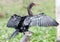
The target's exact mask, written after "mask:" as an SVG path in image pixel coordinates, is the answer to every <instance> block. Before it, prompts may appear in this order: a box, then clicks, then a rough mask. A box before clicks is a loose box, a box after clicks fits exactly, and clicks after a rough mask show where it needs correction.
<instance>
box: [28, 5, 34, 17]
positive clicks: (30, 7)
mask: <svg viewBox="0 0 60 42" xmlns="http://www.w3.org/2000/svg"><path fill="white" fill-rule="evenodd" d="M32 7H33V6H32V5H29V7H28V14H29V16H33V13H32V11H31V9H32Z"/></svg>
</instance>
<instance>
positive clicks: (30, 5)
mask: <svg viewBox="0 0 60 42" xmlns="http://www.w3.org/2000/svg"><path fill="white" fill-rule="evenodd" d="M37 5H39V4H36V3H33V2H32V3H30V4H29V6H28V8H29V9H31V8H32V7H33V6H37Z"/></svg>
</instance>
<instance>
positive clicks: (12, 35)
mask: <svg viewBox="0 0 60 42" xmlns="http://www.w3.org/2000/svg"><path fill="white" fill-rule="evenodd" d="M18 32H19V30H18V29H16V31H14V32H13V33H12V34H11V36H10V37H9V38H7V40H9V39H11V38H12V37H15V36H16V35H17V34H18Z"/></svg>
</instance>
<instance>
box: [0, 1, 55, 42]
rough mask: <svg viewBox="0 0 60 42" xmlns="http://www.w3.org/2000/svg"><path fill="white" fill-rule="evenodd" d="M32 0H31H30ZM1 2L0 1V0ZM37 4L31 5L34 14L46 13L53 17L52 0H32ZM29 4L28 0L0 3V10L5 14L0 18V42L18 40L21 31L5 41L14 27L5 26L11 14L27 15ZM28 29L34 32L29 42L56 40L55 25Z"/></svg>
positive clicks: (16, 41) (17, 41)
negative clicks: (8, 3)
mask: <svg viewBox="0 0 60 42" xmlns="http://www.w3.org/2000/svg"><path fill="white" fill-rule="evenodd" d="M30 1H32V0H30ZM0 2H1V1H0ZM33 2H36V3H37V4H40V5H39V6H36V7H33V8H32V10H33V13H34V15H37V14H39V13H42V12H44V13H46V14H47V15H49V16H51V17H52V18H55V3H54V0H46V1H38V0H33ZM28 4H29V0H26V1H25V2H24V3H23V2H22V0H21V2H20V3H18V2H16V3H15V2H14V3H13V4H12V5H10V6H9V7H7V6H5V5H3V4H0V12H4V13H5V14H6V17H5V18H0V42H19V40H20V39H21V37H22V36H23V34H22V33H19V35H17V36H16V37H15V38H12V39H11V40H8V41H6V38H7V37H9V36H10V35H11V34H12V32H14V30H15V29H13V28H8V27H6V25H7V22H8V20H9V18H10V17H11V15H12V14H14V13H17V14H18V15H20V16H24V15H27V9H26V8H24V7H27V6H28ZM29 30H30V31H32V32H34V34H33V35H32V37H31V40H30V42H56V27H37V26H35V27H30V29H29Z"/></svg>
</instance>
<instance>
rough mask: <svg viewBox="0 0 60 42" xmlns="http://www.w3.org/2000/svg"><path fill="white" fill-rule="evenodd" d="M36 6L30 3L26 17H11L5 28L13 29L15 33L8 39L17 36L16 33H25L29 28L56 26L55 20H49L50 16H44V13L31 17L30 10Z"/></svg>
mask: <svg viewBox="0 0 60 42" xmlns="http://www.w3.org/2000/svg"><path fill="white" fill-rule="evenodd" d="M34 5H36V4H35V3H30V5H29V6H28V8H27V10H28V15H27V16H22V17H21V16H18V15H16V14H14V15H13V16H11V18H10V20H9V21H8V24H7V27H13V28H15V29H16V31H15V32H14V33H13V34H12V35H11V36H10V37H9V39H10V38H11V37H13V36H15V35H17V34H18V32H23V33H24V32H26V31H28V28H29V27H30V26H44V27H48V26H58V23H57V22H56V20H54V19H53V18H51V17H50V16H47V15H45V14H44V13H40V14H38V15H33V13H32V11H31V8H32V6H34Z"/></svg>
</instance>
